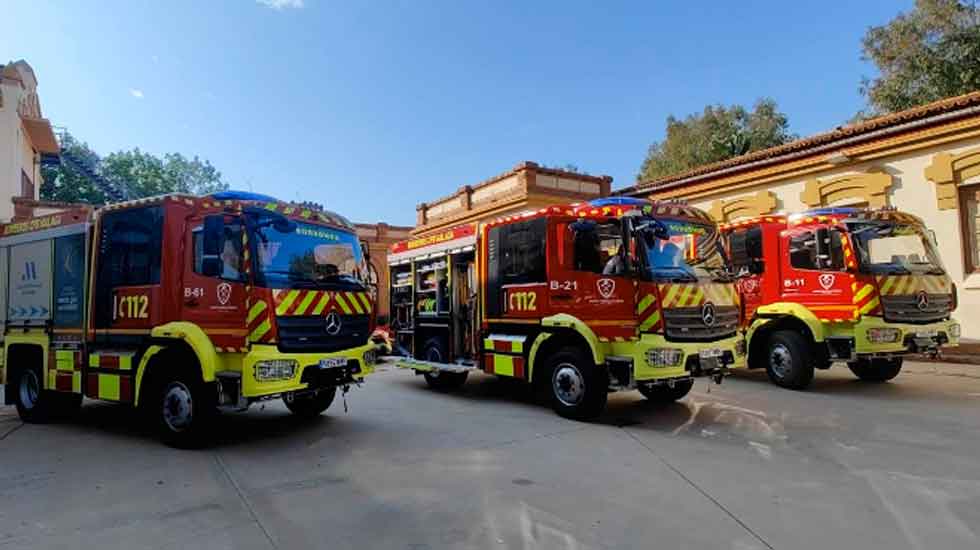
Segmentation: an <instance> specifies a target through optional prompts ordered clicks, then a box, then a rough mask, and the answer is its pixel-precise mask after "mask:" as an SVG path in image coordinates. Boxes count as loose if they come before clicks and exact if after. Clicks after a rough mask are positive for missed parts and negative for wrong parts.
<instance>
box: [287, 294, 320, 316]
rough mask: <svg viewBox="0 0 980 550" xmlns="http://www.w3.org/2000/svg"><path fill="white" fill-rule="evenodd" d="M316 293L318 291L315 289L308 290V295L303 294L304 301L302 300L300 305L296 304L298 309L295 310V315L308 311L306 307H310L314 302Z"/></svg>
mask: <svg viewBox="0 0 980 550" xmlns="http://www.w3.org/2000/svg"><path fill="white" fill-rule="evenodd" d="M316 295H317V293H316V291H313V290H309V291H307V292H306V295H305V296H303V301H302V302H300V303H299V305H298V306H296V310H295V311H293V315H303V314H304V313H306V309H307V308H308V307H310V304H312V303H313V300H314V299H315V298H316Z"/></svg>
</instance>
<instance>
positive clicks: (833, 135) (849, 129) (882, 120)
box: [613, 91, 980, 194]
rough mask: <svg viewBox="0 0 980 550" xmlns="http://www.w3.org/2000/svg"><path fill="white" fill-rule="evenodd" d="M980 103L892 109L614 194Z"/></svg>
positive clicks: (965, 99) (974, 96)
mask: <svg viewBox="0 0 980 550" xmlns="http://www.w3.org/2000/svg"><path fill="white" fill-rule="evenodd" d="M975 106H980V91H976V92H971V93H968V94H963V95H960V96H954V97H950V98H946V99H941V100H939V101H934V102H932V103H926V104H925V105H920V106H919V107H913V108H912V109H908V110H905V111H899V112H897V113H890V114H887V115H883V116H879V117H875V118H871V119H868V120H865V121H862V122H858V123H855V124H849V125H847V126H839V127H837V128H835V129H833V130H831V131H829V132H824V133H821V134H816V135H813V136H810V137H806V138H803V139H798V140H796V141H791V142H789V143H786V144H783V145H777V146H776V147H770V148H769V149H762V150H760V151H755V152H752V153H749V154H747V155H742V156H739V157H734V158H730V159H727V160H723V161H720V162H715V163H712V164H706V165H704V166H700V167H698V168H694V169H692V170H688V171H687V172H680V173H678V174H671V175H669V176H664V177H662V178H658V179H655V180H649V181H645V182H639V183H637V184H636V185H633V186H630V187H626V188H623V189H619V190H617V191H614V193H613V194H629V193H634V192H638V191H653V190H655V189H658V188H660V187H663V186H666V185H668V184H671V183H673V182H676V181H680V180H685V179H688V178H693V177H696V176H702V175H707V174H710V173H712V172H716V171H719V170H723V169H729V168H737V167H738V166H740V165H743V164H749V163H754V162H758V161H762V160H769V159H776V158H778V157H781V156H784V155H788V154H791V153H799V152H804V151H806V150H807V149H811V148H814V147H817V146H823V145H831V144H833V143H834V142H836V141H841V140H844V139H851V138H859V137H861V136H862V135H866V134H871V133H872V132H877V131H880V130H884V129H887V128H891V127H894V126H898V125H900V124H905V123H909V122H914V121H917V120H922V119H925V118H929V117H932V116H935V115H940V114H944V113H949V112H953V111H957V110H960V109H965V108H968V107H975Z"/></svg>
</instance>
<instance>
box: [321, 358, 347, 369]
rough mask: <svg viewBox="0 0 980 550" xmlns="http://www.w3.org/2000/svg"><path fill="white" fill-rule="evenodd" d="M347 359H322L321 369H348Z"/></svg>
mask: <svg viewBox="0 0 980 550" xmlns="http://www.w3.org/2000/svg"><path fill="white" fill-rule="evenodd" d="M346 366H347V358H346V357H331V358H330V359H320V368H321V369H333V368H336V367H346Z"/></svg>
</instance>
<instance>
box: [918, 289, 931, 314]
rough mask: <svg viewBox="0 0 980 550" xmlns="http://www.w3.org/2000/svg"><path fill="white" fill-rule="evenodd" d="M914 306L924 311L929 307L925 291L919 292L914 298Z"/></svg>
mask: <svg viewBox="0 0 980 550" xmlns="http://www.w3.org/2000/svg"><path fill="white" fill-rule="evenodd" d="M915 307H917V308H919V311H924V310H925V309H926V308H927V307H929V295H928V294H926V291H924V290H923V291H921V292H919V296H918V297H917V298H916V299H915Z"/></svg>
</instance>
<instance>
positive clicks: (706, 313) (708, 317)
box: [701, 302, 715, 327]
mask: <svg viewBox="0 0 980 550" xmlns="http://www.w3.org/2000/svg"><path fill="white" fill-rule="evenodd" d="M701 320H702V321H704V326H706V327H710V326H711V325H713V324H715V305H714V304H712V303H711V302H705V303H704V305H703V306H701Z"/></svg>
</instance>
